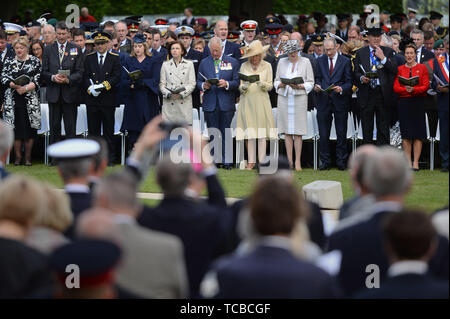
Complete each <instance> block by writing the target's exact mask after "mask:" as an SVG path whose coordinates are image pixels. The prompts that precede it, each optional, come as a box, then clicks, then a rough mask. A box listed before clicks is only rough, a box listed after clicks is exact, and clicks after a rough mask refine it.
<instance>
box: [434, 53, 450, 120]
mask: <svg viewBox="0 0 450 319" xmlns="http://www.w3.org/2000/svg"><path fill="white" fill-rule="evenodd" d="M433 73H434V74H435V75H436V76H437V77H438V78H439V79H440V80H441V81H442V82H443V83H445V84H447V83H448V81H447V79H446V78H445V75H444V73H443V71H442V69H441V66H440V65H439V61H438V60H437V59H435V60H434V61H433ZM431 86H432V87H433V89H434V90H435V91H436V92H438V94H437V106H438V110H440V111H447V112H448V92H447V93H441V92H439V91H438V90H437V81H436V79H435V78H434V76H433V81H432V83H431Z"/></svg>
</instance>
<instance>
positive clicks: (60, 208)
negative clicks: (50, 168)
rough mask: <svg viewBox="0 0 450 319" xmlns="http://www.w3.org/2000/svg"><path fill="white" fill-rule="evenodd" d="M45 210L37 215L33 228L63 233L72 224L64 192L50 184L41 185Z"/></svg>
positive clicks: (67, 199)
mask: <svg viewBox="0 0 450 319" xmlns="http://www.w3.org/2000/svg"><path fill="white" fill-rule="evenodd" d="M41 187H42V190H43V192H44V196H45V202H46V206H47V207H46V209H45V210H43V211H42V213H41V214H39V215H38V216H37V218H36V220H35V222H34V226H40V227H47V228H50V229H53V230H56V231H58V232H64V231H65V230H66V229H67V228H68V227H69V226H70V225H71V224H72V222H73V214H72V211H71V209H70V199H69V197H68V196H67V194H65V193H64V192H61V191H59V190H57V189H55V188H53V187H52V186H51V185H50V184H47V183H42V185H41Z"/></svg>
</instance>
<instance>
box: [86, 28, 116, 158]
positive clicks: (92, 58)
mask: <svg viewBox="0 0 450 319" xmlns="http://www.w3.org/2000/svg"><path fill="white" fill-rule="evenodd" d="M109 39H110V35H109V34H107V33H106V32H96V33H95V34H94V41H96V43H99V42H102V41H109ZM84 70H85V72H84V85H85V87H86V88H88V90H87V94H88V95H87V97H86V106H87V117H88V131H89V135H94V136H100V135H101V128H102V124H103V136H104V138H105V140H106V142H107V143H108V148H109V151H110V152H109V154H110V155H109V156H110V158H109V160H110V163H111V162H112V160H113V158H114V143H113V137H114V112H115V106H117V98H116V97H117V94H116V89H115V88H116V87H117V84H118V83H119V82H120V76H121V66H120V58H119V55H118V54H117V53H114V52H108V51H107V52H105V53H103V54H100V53H99V52H97V51H95V52H91V53H89V54H87V55H86V59H85V62H84Z"/></svg>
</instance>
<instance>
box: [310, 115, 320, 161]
mask: <svg viewBox="0 0 450 319" xmlns="http://www.w3.org/2000/svg"><path fill="white" fill-rule="evenodd" d="M311 115H312V127H313V129H314V134H315V136H316V137H315V139H314V170H317V168H318V166H319V165H318V157H319V140H320V134H319V123H318V122H317V109H313V110H312V111H311ZM310 125H311V124H309V123H308V126H310Z"/></svg>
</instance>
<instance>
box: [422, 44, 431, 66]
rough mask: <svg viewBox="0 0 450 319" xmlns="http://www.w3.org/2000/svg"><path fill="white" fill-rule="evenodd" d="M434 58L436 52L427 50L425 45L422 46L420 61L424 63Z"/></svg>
mask: <svg viewBox="0 0 450 319" xmlns="http://www.w3.org/2000/svg"><path fill="white" fill-rule="evenodd" d="M432 59H434V53H433V52H431V51H429V50H427V49H426V48H425V47H422V51H421V52H420V59H419V63H422V64H424V63H425V62H427V61H429V60H432Z"/></svg>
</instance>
